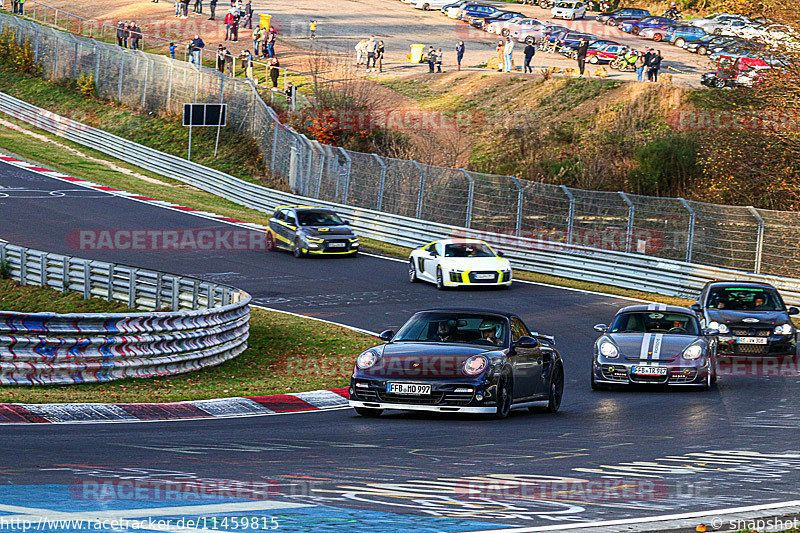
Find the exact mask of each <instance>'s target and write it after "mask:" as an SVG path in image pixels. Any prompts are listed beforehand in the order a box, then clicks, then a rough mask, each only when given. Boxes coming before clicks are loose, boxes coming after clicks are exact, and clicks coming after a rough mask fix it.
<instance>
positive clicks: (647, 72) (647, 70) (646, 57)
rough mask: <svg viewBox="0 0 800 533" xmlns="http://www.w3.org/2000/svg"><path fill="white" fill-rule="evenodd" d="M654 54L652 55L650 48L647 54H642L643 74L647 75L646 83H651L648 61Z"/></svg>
mask: <svg viewBox="0 0 800 533" xmlns="http://www.w3.org/2000/svg"><path fill="white" fill-rule="evenodd" d="M654 55H655V54H654V53H653V49H652V48H648V49H647V52H645V54H644V68H645V73H646V74H647V81H653V78H652V75H651V74H650V60H651V59H652V58H653V56H654Z"/></svg>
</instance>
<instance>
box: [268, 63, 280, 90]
mask: <svg viewBox="0 0 800 533" xmlns="http://www.w3.org/2000/svg"><path fill="white" fill-rule="evenodd" d="M280 66H281V64H280V63H279V62H278V58H277V57H272V58H270V60H269V79H270V80H271V81H272V88H273V89H277V88H278V76H280V74H281V71H280V68H279V67H280Z"/></svg>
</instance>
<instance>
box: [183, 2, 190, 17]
mask: <svg viewBox="0 0 800 533" xmlns="http://www.w3.org/2000/svg"><path fill="white" fill-rule="evenodd" d="M181 18H184V19H186V18H189V0H181Z"/></svg>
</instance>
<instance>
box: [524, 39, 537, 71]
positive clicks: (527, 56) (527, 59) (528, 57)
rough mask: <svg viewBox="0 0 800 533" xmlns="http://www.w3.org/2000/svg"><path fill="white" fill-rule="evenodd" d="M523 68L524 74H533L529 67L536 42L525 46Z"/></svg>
mask: <svg viewBox="0 0 800 533" xmlns="http://www.w3.org/2000/svg"><path fill="white" fill-rule="evenodd" d="M524 52H525V68H524V69H523V70H524V72H525V73H526V74H527V73H528V72H530V73H531V74H533V67H531V60H532V59H533V56H534V55H536V41H533V42H530V43H528V44H526V45H525V51H524Z"/></svg>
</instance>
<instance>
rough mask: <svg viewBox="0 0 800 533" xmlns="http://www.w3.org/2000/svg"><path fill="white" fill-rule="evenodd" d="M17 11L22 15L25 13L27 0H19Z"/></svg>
mask: <svg viewBox="0 0 800 533" xmlns="http://www.w3.org/2000/svg"><path fill="white" fill-rule="evenodd" d="M17 13H19V14H20V15H24V14H25V0H17Z"/></svg>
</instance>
